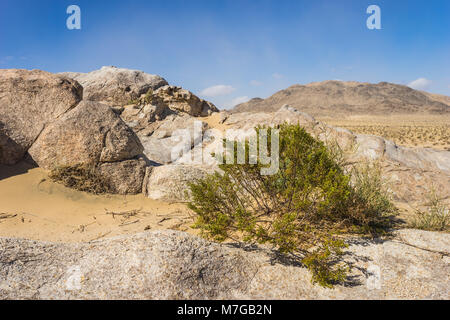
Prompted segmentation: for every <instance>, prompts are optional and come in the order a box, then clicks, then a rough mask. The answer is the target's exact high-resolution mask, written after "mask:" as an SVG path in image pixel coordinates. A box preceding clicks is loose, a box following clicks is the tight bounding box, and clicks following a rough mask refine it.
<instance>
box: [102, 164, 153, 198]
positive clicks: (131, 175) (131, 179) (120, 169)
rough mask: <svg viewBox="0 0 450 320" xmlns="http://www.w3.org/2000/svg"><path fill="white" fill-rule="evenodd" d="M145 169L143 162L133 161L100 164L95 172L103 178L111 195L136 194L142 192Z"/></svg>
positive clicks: (145, 165)
mask: <svg viewBox="0 0 450 320" xmlns="http://www.w3.org/2000/svg"><path fill="white" fill-rule="evenodd" d="M146 167H147V163H146V162H145V160H143V159H133V160H125V161H120V162H107V163H102V164H100V165H99V166H98V168H97V170H98V172H99V173H100V174H101V175H102V176H103V177H105V180H106V181H107V182H108V185H109V186H110V188H111V190H112V192H113V193H117V194H138V193H141V192H142V183H143V180H144V176H145V170H146Z"/></svg>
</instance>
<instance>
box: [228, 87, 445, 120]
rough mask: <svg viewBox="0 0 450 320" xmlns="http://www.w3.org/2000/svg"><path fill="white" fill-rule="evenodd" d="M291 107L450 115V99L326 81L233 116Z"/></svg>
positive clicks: (241, 108) (325, 112)
mask: <svg viewBox="0 0 450 320" xmlns="http://www.w3.org/2000/svg"><path fill="white" fill-rule="evenodd" d="M284 104H289V105H291V106H292V107H294V108H297V109H299V110H301V111H303V112H306V113H309V114H311V115H313V116H333V115H362V114H364V115H367V114H368V115H372V114H373V115H388V114H422V113H423V114H429V113H433V114H450V97H447V96H443V95H437V94H431V93H428V92H423V91H418V90H414V89H411V88H410V87H407V86H404V85H399V84H393V83H388V82H380V83H378V84H371V83H362V82H343V81H323V82H313V83H310V84H307V85H299V84H296V85H293V86H291V87H289V88H287V89H285V90H281V91H279V92H277V93H275V94H274V95H272V96H271V97H269V98H267V99H261V98H254V99H252V100H250V101H248V102H245V103H241V104H239V105H237V106H236V107H235V108H234V109H233V110H232V111H231V112H232V113H238V112H250V111H275V110H278V109H279V108H280V107H281V106H282V105H284Z"/></svg>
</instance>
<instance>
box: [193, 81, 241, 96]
mask: <svg viewBox="0 0 450 320" xmlns="http://www.w3.org/2000/svg"><path fill="white" fill-rule="evenodd" d="M234 90H236V89H235V88H233V87H232V86H227V85H224V84H219V85H217V86H212V87H209V88H206V89H203V90H202V91H201V92H200V95H202V96H205V97H217V96H224V95H227V94H230V93H232V92H233V91H234Z"/></svg>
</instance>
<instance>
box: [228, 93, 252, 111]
mask: <svg viewBox="0 0 450 320" xmlns="http://www.w3.org/2000/svg"><path fill="white" fill-rule="evenodd" d="M249 100H250V98H249V97H247V96H243V97H236V98H234V99H232V100H231V101H228V102H226V103H224V104H223V106H224V107H225V108H226V109H230V108H233V107H235V106H237V105H238V104H240V103H244V102H247V101H249Z"/></svg>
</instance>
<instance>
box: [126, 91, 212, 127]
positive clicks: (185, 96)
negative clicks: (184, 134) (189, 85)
mask: <svg viewBox="0 0 450 320" xmlns="http://www.w3.org/2000/svg"><path fill="white" fill-rule="evenodd" d="M217 111H219V110H218V109H217V108H216V107H215V106H214V105H213V104H212V103H210V102H208V101H205V100H202V99H200V98H198V97H197V96H195V95H194V94H193V93H192V92H189V91H187V90H184V89H182V88H180V87H175V86H164V87H161V88H159V89H157V90H155V91H149V92H148V93H147V94H145V95H143V96H142V97H141V98H140V99H139V101H138V102H137V104H135V105H128V106H126V107H125V108H124V111H123V112H122V114H121V116H122V119H123V120H124V121H125V122H126V123H127V124H128V125H129V126H130V127H131V128H133V130H134V131H135V132H141V131H144V132H145V133H146V134H147V135H148V133H149V132H148V131H149V130H150V128H153V127H155V125H154V124H153V123H154V122H156V121H164V120H166V118H167V117H170V116H172V119H171V118H169V122H171V121H173V116H180V117H186V116H191V117H204V116H208V115H210V114H212V113H213V112H217ZM156 126H159V124H156ZM179 128H183V126H180V127H179Z"/></svg>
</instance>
